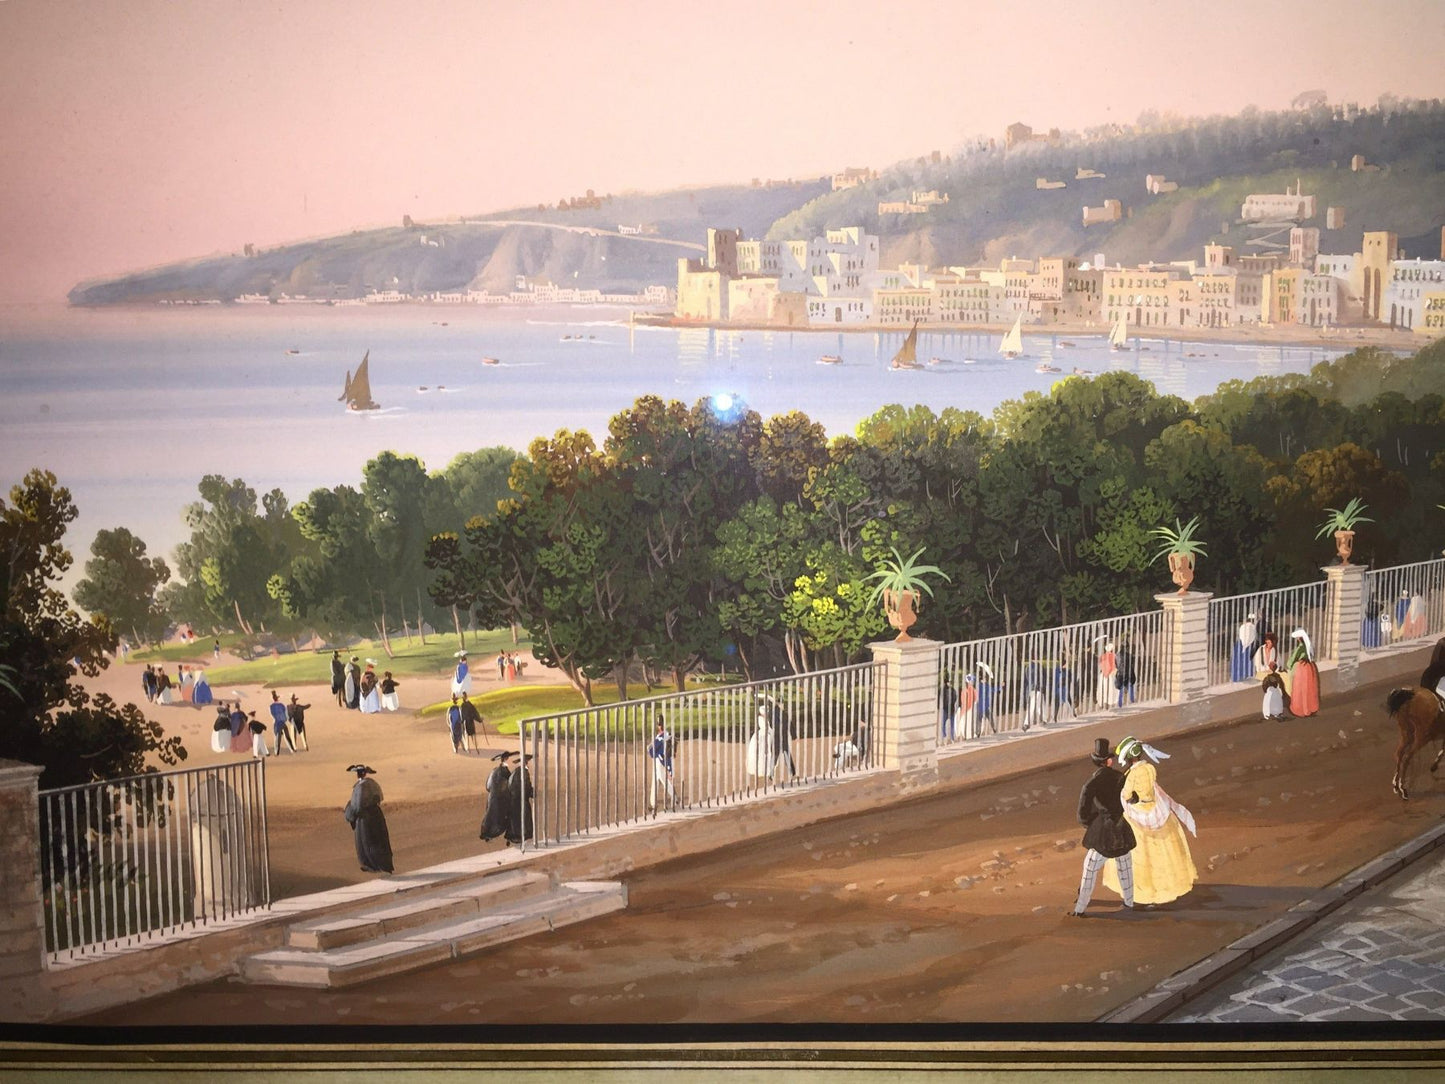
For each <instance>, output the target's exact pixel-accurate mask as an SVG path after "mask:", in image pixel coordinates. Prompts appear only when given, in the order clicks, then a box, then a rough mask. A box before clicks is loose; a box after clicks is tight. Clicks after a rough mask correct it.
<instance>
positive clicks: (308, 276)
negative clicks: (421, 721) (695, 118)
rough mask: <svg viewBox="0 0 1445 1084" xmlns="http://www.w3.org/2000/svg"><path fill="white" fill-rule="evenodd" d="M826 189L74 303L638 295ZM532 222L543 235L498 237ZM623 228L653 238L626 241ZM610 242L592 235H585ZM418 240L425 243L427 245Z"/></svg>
mask: <svg viewBox="0 0 1445 1084" xmlns="http://www.w3.org/2000/svg"><path fill="white" fill-rule="evenodd" d="M826 188H827V183H826V182H824V181H818V180H813V181H808V182H803V183H798V184H787V185H775V186H772V187H765V186H759V187H756V188H754V187H741V186H734V187H715V188H699V189H692V190H685V191H679V192H667V193H662V194H659V195H646V194H636V193H628V194H623V195H618V196H607V197H603V199H602V206H601V207H598V208H589V209H585V210H582V209H579V210H567V211H559V210H556V209H555V208H554V209H552V210H544V211H543V210H538V209H537V208H536V207H532V208H521V209H517V210H513V211H506V212H499V213H496V214H491V215H485V216H469V217H467V218H465V219H453V220H450V221H447V222H433V223H416V224H414V225H413V226H411V227H409V228H403V227H400V226H398V227H393V228H387V229H375V230H358V231H355V232H353V233H350V234H346V235H343V236H339V237H330V238H325V239H323V240H317V241H303V242H299V243H297V244H292V245H283V246H279V247H277V248H272V249H267V250H265V251H263V252H261V253H260V254H258V255H255V256H243V255H230V256H220V257H212V258H209V259H203V260H195V261H190V262H186V263H179V264H172V265H170V266H167V267H161V268H155V269H152V270H148V271H141V272H136V273H134V274H130V275H124V276H121V277H118V278H113V279H108V280H105V281H97V282H88V283H82V284H80V285H79V286H77V287H75V289H73V290H71V292H70V301H71V304H74V305H109V304H124V303H134V302H148V301H159V300H163V299H172V300H203V299H210V298H220V299H221V300H233V299H235V298H237V297H239V296H241V295H242V294H270V295H273V296H275V295H278V294H280V293H282V292H285V293H288V294H293V295H294V294H305V295H307V296H310V297H326V298H353V297H362V296H364V295H365V294H366V293H368V292H369V291H370V290H373V289H375V290H388V289H394V290H400V291H402V292H404V293H410V294H420V293H427V292H431V291H435V290H464V289H467V288H474V289H489V290H492V291H494V292H500V291H506V290H510V289H512V286H513V283H514V281H515V279H516V276H518V275H528V276H531V277H544V278H548V279H551V280H552V281H554V282H557V283H559V284H564V285H569V286H578V287H582V288H587V289H599V290H602V291H604V292H631V291H636V290H639V289H641V288H642V287H643V286H647V285H650V284H653V283H668V284H671V283H674V282H676V281H677V259H678V257H679V256H696V255H698V251H697V250H696V248H692V249H689V248H685V247H682V246H679V245H668V244H663V243H660V242H662V241H667V240H673V241H683V242H687V243H689V244H691V245H693V246H697V245H701V244H702V243H703V242H704V241H705V240H706V236H707V227H708V226H711V225H715V224H718V223H729V224H737V225H741V226H743V227H744V229H746V230H748V231H749V232H751V233H754V234H761V233H763V232H764V231H765V230H766V229H767V228H768V226H769V225H771V224H772V223H773V222H774V221H775V220H776V219H777V218H778V217H780V216H781V215H784V214H787V213H788V212H789V211H792V210H794V209H795V208H797V207H798V206H799V205H800V204H802V203H804V202H806V201H808V200H810V199H813V198H814V197H816V196H817V195H819V194H820V193H822V192H823V191H825V190H826ZM498 222H533V223H540V225H492V224H491V223H498ZM619 226H627V227H631V228H635V227H646V228H647V229H648V230H649V231H650V232H648V233H646V234H644V235H640V236H619V235H618V234H617V231H618V227H619ZM590 230H596V231H604V230H605V231H610V232H609V233H601V232H599V233H597V234H595V235H594V234H592V233H588V232H582V231H590ZM423 238H425V242H429V243H424V242H423Z"/></svg>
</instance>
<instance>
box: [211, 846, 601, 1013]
mask: <svg viewBox="0 0 1445 1084" xmlns="http://www.w3.org/2000/svg"><path fill="white" fill-rule="evenodd" d="M626 906H627V888H626V886H625V885H622V884H620V883H618V882H614V881H571V882H567V883H564V884H556V885H554V884H553V883H552V881H551V878H549V877H548V876H547V875H546V874H545V873H535V872H527V871H525V870H507V871H505V872H502V873H495V874H489V875H488V876H486V877H483V878H482V879H481V880H478V881H471V882H467V883H463V884H457V885H452V886H448V887H443V888H439V889H425V890H417V891H413V892H407V893H404V894H400V895H397V896H392V897H389V898H388V899H387V900H386V901H385V902H379V903H375V904H372V905H370V906H368V907H366V908H365V909H363V910H359V911H355V912H353V913H351V914H345V915H336V916H328V917H324V918H315V919H308V920H306V921H303V922H298V923H296V924H294V925H292V926H290V927H288V929H287V930H286V944H285V947H284V948H279V949H271V950H269V951H266V952H260V953H257V954H255V955H253V956H248V957H246V958H245V959H243V960H242V961H241V966H240V974H241V977H242V978H243V979H244V980H245V981H247V982H255V983H269V984H272V985H278V986H321V987H334V986H350V985H352V984H354V983H358V982H367V981H369V980H371V979H376V978H380V977H382V976H383V975H395V974H399V973H401V972H405V971H413V970H416V969H417V968H420V967H425V966H427V965H428V964H434V963H438V962H440V961H443V960H449V959H452V958H455V957H460V956H466V955H468V954H470V953H473V952H479V951H481V950H482V949H485V948H488V947H490V946H492V945H498V944H501V943H503V942H506V941H515V940H516V939H518V938H520V937H527V936H530V935H531V934H535V933H543V932H545V931H547V930H553V929H557V928H558V927H560V926H566V925H570V924H571V923H574V922H581V921H583V920H584V919H588V918H594V917H596V916H598V915H605V914H607V913H609V912H611V911H618V910H621V909H622V908H624V907H626Z"/></svg>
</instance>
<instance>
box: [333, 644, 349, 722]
mask: <svg viewBox="0 0 1445 1084" xmlns="http://www.w3.org/2000/svg"><path fill="white" fill-rule="evenodd" d="M345 690H346V666H345V664H344V663H342V661H341V652H339V651H333V652H332V653H331V695H332V696H334V697H336V706H337V707H338V708H344V707H346V692H345Z"/></svg>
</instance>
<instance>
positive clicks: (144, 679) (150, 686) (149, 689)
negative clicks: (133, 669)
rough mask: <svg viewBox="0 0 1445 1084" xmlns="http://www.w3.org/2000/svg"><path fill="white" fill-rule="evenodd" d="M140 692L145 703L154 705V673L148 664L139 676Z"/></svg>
mask: <svg viewBox="0 0 1445 1084" xmlns="http://www.w3.org/2000/svg"><path fill="white" fill-rule="evenodd" d="M140 687H141V691H142V692H143V693H145V695H146V703H148V704H152V703H155V699H156V672H155V670H153V669H152V668H151V667H150V665H149V664H147V665H146V668H145V670H144V671H142V673H141V676H140Z"/></svg>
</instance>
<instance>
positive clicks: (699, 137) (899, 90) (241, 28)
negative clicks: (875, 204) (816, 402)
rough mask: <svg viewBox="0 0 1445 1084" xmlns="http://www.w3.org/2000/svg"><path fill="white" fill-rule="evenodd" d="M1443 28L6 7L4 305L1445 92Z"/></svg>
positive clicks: (240, 6) (1356, 12) (614, 9)
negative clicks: (574, 200) (1228, 120)
mask: <svg viewBox="0 0 1445 1084" xmlns="http://www.w3.org/2000/svg"><path fill="white" fill-rule="evenodd" d="M1100 12H1108V14H1102V13H1100ZM1442 13H1445V8H1442V5H1440V4H1439V3H1437V2H1436V0H1383V2H1377V3H1371V4H1361V3H1359V2H1358V0H1317V2H1314V3H1262V2H1259V0H1254V2H1243V0H1214V2H1213V3H1210V4H1186V3H1174V2H1163V0H1159V2H1133V3H1131V2H1115V3H1110V4H1107V5H1099V6H1097V8H1096V7H1095V6H1094V5H1089V4H1085V3H1068V4H1058V5H1052V4H1051V5H1044V4H1029V3H1024V2H1017V0H1016V2H1012V3H973V2H969V3H963V2H959V0H947V2H943V3H926V2H920V3H910V4H906V5H905V4H888V5H882V4H864V3H851V2H848V0H829V2H825V3H815V2H789V3H782V2H777V0H767V2H760V3H754V2H738V3H731V4H710V5H693V4H682V3H676V2H673V3H654V2H650V0H646V2H644V0H618V2H615V3H611V4H599V3H580V2H575V0H556V2H546V0H538V2H532V3H510V2H507V3H502V2H491V3H484V2H480V0H474V2H461V0H403V2H390V0H386V2H382V0H371V2H368V0H347V2H340V0H305V2H291V0H270V2H266V3H257V2H254V0H183V2H176V0H109V2H105V0H102V2H89V0H0V132H3V147H4V154H3V159H0V161H3V165H0V251H3V253H4V257H5V258H4V259H3V260H0V302H17V301H46V300H58V299H60V298H62V297H63V295H64V293H65V292H66V291H67V290H68V289H69V288H70V287H71V286H73V285H74V284H75V283H76V282H77V281H80V280H82V279H85V278H91V277H103V276H107V275H112V274H117V273H121V272H124V271H127V270H132V269H136V268H141V267H146V266H152V265H155V264H160V263H166V262H169V261H171V260H176V259H183V258H186V257H191V256H200V255H206V254H209V253H215V252H231V251H237V250H239V249H240V247H241V246H242V245H243V244H244V243H245V242H247V241H252V242H255V243H257V244H264V245H270V244H274V243H277V242H282V241H287V240H295V239H300V238H304V237H315V236H323V235H327V234H331V233H335V232H341V231H345V230H349V229H352V228H354V227H359V226H374V225H389V224H395V223H399V221H400V218H401V215H402V214H403V213H410V214H412V215H414V216H416V217H418V218H425V217H428V216H431V217H439V216H443V215H457V214H464V213H479V212H486V211H494V210H501V209H504V208H507V207H513V206H525V205H532V204H536V203H537V202H539V201H547V202H555V201H556V200H557V199H558V198H560V197H563V196H566V195H571V194H576V193H580V192H581V191H583V190H585V189H587V188H593V189H596V190H598V191H612V192H621V191H626V190H630V189H639V190H663V189H667V188H672V187H676V186H679V185H683V184H698V183H710V182H726V181H743V182H746V181H747V180H749V179H750V178H752V177H754V176H762V177H789V176H791V177H805V176H818V175H821V174H824V173H828V172H832V171H834V170H836V169H840V168H842V167H843V166H845V165H871V166H874V167H882V166H885V165H887V164H889V163H891V162H894V161H897V160H898V159H900V158H905V157H912V156H916V155H918V154H924V153H927V152H928V151H930V150H932V149H935V148H938V149H941V150H944V151H947V150H950V149H952V148H953V147H955V146H956V145H958V144H959V143H960V142H961V141H962V140H963V139H964V138H965V137H967V136H970V135H973V134H976V133H986V134H990V135H999V134H1001V133H1002V130H1003V127H1004V126H1005V125H1006V124H1008V123H1010V122H1011V121H1014V120H1023V121H1025V122H1027V123H1030V124H1032V125H1034V126H1035V127H1050V126H1058V127H1061V128H1065V129H1068V128H1082V127H1087V126H1090V125H1094V124H1101V123H1105V122H1108V121H1111V120H1121V121H1132V120H1133V119H1135V118H1136V117H1137V116H1138V115H1139V113H1140V112H1141V111H1143V110H1145V109H1154V110H1158V111H1160V112H1168V111H1173V112H1178V113H1185V114H1210V113H1233V112H1235V111H1237V110H1239V109H1240V108H1242V107H1244V106H1246V105H1249V104H1254V105H1258V106H1259V107H1260V108H1264V109H1277V108H1283V107H1285V106H1287V105H1288V104H1289V101H1290V99H1291V98H1293V97H1294V95H1295V94H1297V93H1298V92H1300V91H1302V90H1307V89H1312V88H1320V89H1324V90H1326V91H1327V92H1328V93H1329V95H1330V98H1331V100H1332V101H1358V102H1361V103H1373V102H1374V101H1375V100H1376V99H1378V97H1379V96H1380V95H1381V94H1382V93H1385V92H1390V93H1394V94H1398V95H1401V96H1406V97H1441V96H1445V65H1442V64H1441V58H1442V57H1445V14H1442ZM1246 27H1247V28H1249V30H1250V33H1249V34H1248V35H1247V34H1246V33H1245V30H1244V28H1246Z"/></svg>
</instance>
